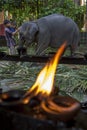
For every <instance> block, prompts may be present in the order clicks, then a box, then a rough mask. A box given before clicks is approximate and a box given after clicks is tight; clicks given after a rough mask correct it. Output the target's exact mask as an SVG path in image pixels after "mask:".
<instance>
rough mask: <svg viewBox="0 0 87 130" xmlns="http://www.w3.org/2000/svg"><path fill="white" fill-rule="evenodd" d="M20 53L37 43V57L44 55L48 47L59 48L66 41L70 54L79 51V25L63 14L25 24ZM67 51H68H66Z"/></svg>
mask: <svg viewBox="0 0 87 130" xmlns="http://www.w3.org/2000/svg"><path fill="white" fill-rule="evenodd" d="M19 36H20V38H19V41H20V43H19V48H18V49H19V51H21V49H20V48H22V47H23V46H24V45H25V46H26V48H27V47H28V46H29V45H30V44H32V43H34V42H36V43H37V49H36V55H43V54H44V53H45V50H46V49H47V48H48V47H53V48H59V47H60V46H61V45H62V44H63V43H64V42H65V41H66V42H67V46H66V48H67V47H70V54H71V55H73V54H74V53H75V51H76V50H77V47H78V43H79V40H80V32H79V28H78V26H77V24H76V23H75V22H74V21H73V20H72V19H71V18H69V17H66V16H64V15H62V14H51V15H48V16H45V17H41V18H39V19H37V20H36V21H28V22H24V23H23V24H22V25H21V27H20V31H19ZM65 50H66V49H65Z"/></svg>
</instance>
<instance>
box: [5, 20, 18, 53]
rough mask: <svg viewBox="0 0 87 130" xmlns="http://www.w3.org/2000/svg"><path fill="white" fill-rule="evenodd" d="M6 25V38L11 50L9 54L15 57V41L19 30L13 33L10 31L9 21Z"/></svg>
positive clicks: (6, 21)
mask: <svg viewBox="0 0 87 130" xmlns="http://www.w3.org/2000/svg"><path fill="white" fill-rule="evenodd" d="M4 25H5V37H6V41H7V46H8V48H9V54H10V55H14V54H15V53H16V51H15V46H16V41H15V39H14V35H15V34H16V33H17V32H18V31H19V28H18V29H16V30H15V31H14V32H13V31H12V30H11V29H10V28H11V22H10V21H9V20H4Z"/></svg>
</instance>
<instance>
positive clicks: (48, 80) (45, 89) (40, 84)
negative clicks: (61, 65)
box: [26, 42, 66, 97]
mask: <svg viewBox="0 0 87 130" xmlns="http://www.w3.org/2000/svg"><path fill="white" fill-rule="evenodd" d="M65 47H66V42H65V43H64V44H63V45H62V46H61V47H60V49H58V51H57V53H56V54H55V56H54V57H53V58H52V59H51V60H50V62H48V63H47V64H46V66H45V67H44V68H43V69H42V70H41V72H40V73H39V75H38V77H37V79H36V82H35V83H34V85H33V86H32V87H31V88H30V89H29V90H28V92H27V94H29V93H30V94H31V93H32V94H33V95H34V96H36V95H39V94H41V95H43V96H44V97H47V96H49V95H50V94H51V92H52V89H53V84H54V77H55V72H56V68H57V64H58V62H59V60H60V57H61V55H62V54H63V51H64V49H65ZM27 94H26V95H27Z"/></svg>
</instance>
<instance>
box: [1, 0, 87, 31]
mask: <svg viewBox="0 0 87 130" xmlns="http://www.w3.org/2000/svg"><path fill="white" fill-rule="evenodd" d="M0 9H4V10H8V11H9V12H11V13H12V14H13V19H15V20H16V21H17V22H18V24H21V23H22V22H23V21H25V20H33V19H36V18H38V17H42V16H45V15H48V14H52V13H61V14H64V15H65V16H68V17H71V18H72V19H73V20H74V21H75V22H76V23H77V24H78V26H79V28H80V29H81V28H82V26H83V21H84V20H83V19H84V13H85V12H86V7H85V6H83V7H82V6H78V5H75V3H74V2H73V0H3V1H2V0H0Z"/></svg>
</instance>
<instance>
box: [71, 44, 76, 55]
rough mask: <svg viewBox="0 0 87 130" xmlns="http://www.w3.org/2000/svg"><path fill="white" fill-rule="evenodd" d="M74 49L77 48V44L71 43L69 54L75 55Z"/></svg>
mask: <svg viewBox="0 0 87 130" xmlns="http://www.w3.org/2000/svg"><path fill="white" fill-rule="evenodd" d="M76 50H77V46H75V45H71V46H70V55H71V56H75V52H76Z"/></svg>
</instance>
